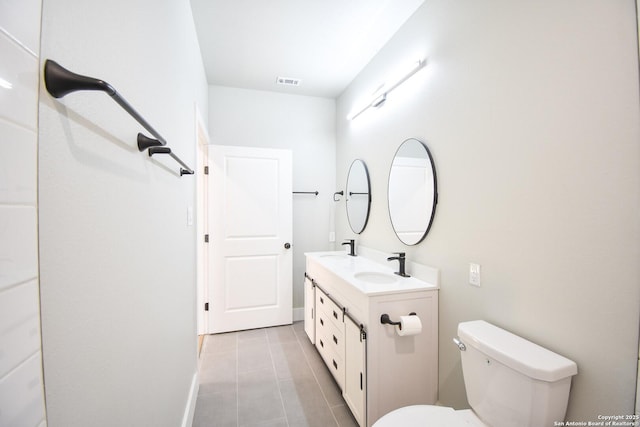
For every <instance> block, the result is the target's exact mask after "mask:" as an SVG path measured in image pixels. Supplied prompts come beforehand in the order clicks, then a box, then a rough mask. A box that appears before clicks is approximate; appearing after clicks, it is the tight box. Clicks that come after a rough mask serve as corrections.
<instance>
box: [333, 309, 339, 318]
mask: <svg viewBox="0 0 640 427" xmlns="http://www.w3.org/2000/svg"><path fill="white" fill-rule="evenodd" d="M333 317H335V318H336V319H337V318H338V313H336V311H335V310H333Z"/></svg>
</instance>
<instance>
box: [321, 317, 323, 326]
mask: <svg viewBox="0 0 640 427" xmlns="http://www.w3.org/2000/svg"><path fill="white" fill-rule="evenodd" d="M320 324H321V325H322V326H324V320H322V317H321V318H320Z"/></svg>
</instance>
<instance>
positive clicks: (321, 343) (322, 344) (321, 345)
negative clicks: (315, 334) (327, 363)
mask: <svg viewBox="0 0 640 427" xmlns="http://www.w3.org/2000/svg"><path fill="white" fill-rule="evenodd" d="M320 347H322V348H324V343H323V342H322V340H320Z"/></svg>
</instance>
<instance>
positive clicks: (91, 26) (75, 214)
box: [38, 0, 208, 427]
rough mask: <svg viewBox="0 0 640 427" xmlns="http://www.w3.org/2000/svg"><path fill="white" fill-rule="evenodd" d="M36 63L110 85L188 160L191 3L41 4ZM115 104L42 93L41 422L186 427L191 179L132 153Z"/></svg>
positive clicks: (190, 362) (132, 135) (196, 87)
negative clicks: (43, 402) (39, 58)
mask: <svg viewBox="0 0 640 427" xmlns="http://www.w3.org/2000/svg"><path fill="white" fill-rule="evenodd" d="M41 49H42V59H43V60H44V59H47V58H49V59H53V60H55V61H57V62H59V63H60V64H61V65H63V66H64V67H66V68H69V69H70V70H72V71H74V72H76V73H79V74H85V75H88V76H92V77H97V78H101V79H104V80H105V81H107V82H109V83H110V84H112V85H113V86H114V87H115V88H116V89H117V90H118V91H119V93H120V94H121V95H122V96H123V97H124V98H126V99H127V100H128V101H129V102H130V103H131V104H132V106H133V107H134V108H135V109H136V110H138V111H139V112H140V113H141V114H142V115H143V116H144V117H145V118H146V119H147V120H148V121H149V123H150V124H151V125H152V126H154V127H155V128H156V129H157V130H158V131H159V132H160V134H162V135H163V136H164V137H165V138H166V139H167V141H168V145H169V146H170V147H171V148H172V149H173V151H174V152H175V153H176V154H177V155H178V156H179V157H180V158H181V159H182V160H183V161H185V162H186V163H187V164H188V165H190V166H191V167H194V166H195V164H194V161H195V119H194V117H195V116H194V111H195V105H196V104H197V105H198V108H199V109H200V110H201V112H202V113H203V115H205V117H206V112H207V102H208V100H207V84H206V80H205V76H204V70H203V66H202V61H201V57H200V52H199V48H198V43H197V40H196V35H195V29H194V26H193V20H192V16H191V9H190V5H189V2H188V1H187V0H171V1H163V2H156V1H153V0H140V1H136V2H130V1H125V0H115V1H111V2H109V3H108V4H107V3H104V4H103V3H100V4H97V3H95V2H85V1H80V0H47V1H46V2H45V3H44V5H43V24H42V45H41ZM140 131H142V132H143V133H144V132H145V131H144V129H143V128H142V127H141V126H140V125H139V124H138V123H137V122H136V121H134V119H133V118H131V117H130V116H129V115H128V114H127V113H125V112H124V110H122V109H121V108H120V107H119V106H118V105H117V104H116V103H115V102H113V100H112V99H110V98H109V96H107V95H106V94H104V93H99V92H76V93H72V94H70V95H67V96H66V97H65V98H63V99H60V100H55V99H54V98H52V97H51V96H50V95H49V94H48V93H47V92H46V91H45V89H44V87H42V86H41V98H40V130H39V138H40V139H39V144H40V145H39V182H38V184H39V205H40V206H39V207H40V209H39V215H40V216H39V221H40V279H41V301H42V336H43V354H44V376H45V387H46V399H47V412H48V424H49V426H51V427H55V426H65V427H67V426H88V425H91V426H124V425H154V426H172V427H173V426H178V425H181V423H182V422H183V419H188V414H187V416H186V417H185V412H188V411H189V409H190V407H189V404H190V402H189V401H188V399H189V396H190V393H191V392H193V391H194V388H195V389H196V391H197V388H196V387H197V382H195V381H194V380H195V379H196V322H195V281H196V274H195V270H196V268H195V248H196V244H195V227H193V226H191V227H190V226H188V225H187V208H188V207H190V206H193V207H195V177H194V176H184V177H179V176H178V170H179V166H178V164H177V163H176V162H175V161H173V160H172V159H171V158H170V157H168V156H164V157H163V156H160V155H159V156H154V157H153V158H152V159H149V157H148V156H147V154H146V153H139V152H138V150H137V147H136V134H137V133H138V132H140Z"/></svg>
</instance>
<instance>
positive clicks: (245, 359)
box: [238, 335, 273, 373]
mask: <svg viewBox="0 0 640 427" xmlns="http://www.w3.org/2000/svg"><path fill="white" fill-rule="evenodd" d="M260 369H273V360H272V359H271V350H270V349H269V345H268V343H267V340H266V335H265V339H264V341H263V340H262V339H252V340H247V341H238V373H243V372H249V371H255V370H260Z"/></svg>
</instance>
